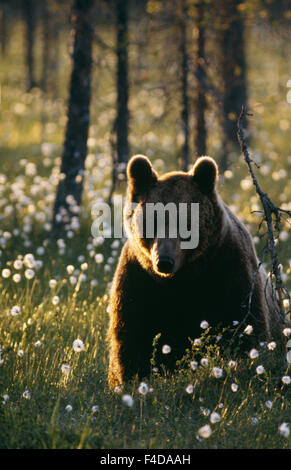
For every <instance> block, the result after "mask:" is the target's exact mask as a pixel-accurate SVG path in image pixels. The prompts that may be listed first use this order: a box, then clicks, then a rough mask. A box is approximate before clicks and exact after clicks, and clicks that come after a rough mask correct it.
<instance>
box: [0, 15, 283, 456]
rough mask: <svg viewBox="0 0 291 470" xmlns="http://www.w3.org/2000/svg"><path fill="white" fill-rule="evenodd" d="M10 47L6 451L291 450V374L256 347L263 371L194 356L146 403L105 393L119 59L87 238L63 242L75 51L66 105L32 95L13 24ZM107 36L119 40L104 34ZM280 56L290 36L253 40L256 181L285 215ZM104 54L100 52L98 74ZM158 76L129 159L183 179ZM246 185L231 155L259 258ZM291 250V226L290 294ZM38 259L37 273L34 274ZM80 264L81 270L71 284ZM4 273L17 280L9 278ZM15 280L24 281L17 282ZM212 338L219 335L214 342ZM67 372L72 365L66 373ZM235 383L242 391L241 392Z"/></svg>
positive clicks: (255, 32)
mask: <svg viewBox="0 0 291 470" xmlns="http://www.w3.org/2000/svg"><path fill="white" fill-rule="evenodd" d="M11 34H12V39H13V40H11V43H10V48H9V51H8V55H7V56H6V57H5V58H3V66H2V65H1V71H0V74H1V77H0V79H1V84H2V103H1V126H2V138H1V146H0V162H1V175H0V206H1V231H0V245H1V271H2V277H1V278H0V285H1V291H0V296H1V309H0V346H1V365H0V447H1V448H49V449H52V448H106V449H110V448H147V449H148V448H152V449H156V448H181V449H183V448H227V449H230V448H282V449H287V448H290V445H291V437H290V435H289V437H286V436H284V435H283V434H282V433H280V432H279V427H280V426H281V425H282V423H289V424H290V425H291V411H290V399H291V395H290V385H287V384H284V383H283V381H282V377H283V376H289V375H290V367H289V369H286V368H285V366H284V365H282V362H278V358H277V352H276V350H275V351H268V350H264V349H262V348H260V347H259V346H258V349H259V350H260V355H259V357H258V358H256V359H251V358H249V357H248V356H246V357H243V358H235V357H231V356H229V355H227V354H226V355H222V354H221V352H220V351H219V347H218V346H217V347H216V348H214V349H211V348H209V349H208V350H207V352H206V353H205V357H206V358H207V359H208V365H206V366H203V365H201V364H199V367H198V368H197V369H196V370H193V369H192V368H191V361H192V360H193V354H192V352H191V350H190V351H189V354H188V356H187V357H186V358H185V360H184V361H183V362H182V363H181V364H180V365H179V368H178V371H177V373H175V374H173V375H171V376H169V375H167V373H164V372H163V371H161V373H160V374H154V375H153V376H152V377H151V378H150V381H148V382H147V386H148V388H149V390H148V392H147V393H146V394H145V395H143V394H141V393H140V392H139V385H140V384H139V383H138V382H137V381H133V382H132V383H131V384H128V385H126V387H125V389H124V390H123V391H122V392H120V393H119V392H118V391H117V392H116V391H115V392H114V391H111V390H109V389H108V386H107V377H106V375H107V348H106V342H105V335H106V330H107V323H108V313H107V306H108V295H109V288H110V282H111V280H112V275H113V272H114V268H115V265H116V262H117V259H118V254H119V251H120V248H121V244H120V243H119V242H117V243H116V241H115V242H114V241H113V240H105V241H100V240H98V239H92V236H91V233H90V226H91V223H92V219H91V207H92V204H93V203H94V200H96V198H101V199H102V198H106V196H107V195H108V191H109V188H110V145H109V132H110V128H111V125H112V119H113V118H114V99H115V93H114V88H113V77H114V76H113V75H112V74H113V70H112V69H111V68H110V67H112V64H113V63H114V62H113V59H112V57H109V58H108V62H109V67H107V68H106V67H105V68H103V69H102V68H98V67H96V69H95V71H94V82H93V99H92V124H91V128H90V140H89V155H88V158H87V168H86V175H85V176H86V184H85V191H84V201H83V207H82V212H81V218H80V226H78V225H77V226H76V227H75V228H73V229H72V230H71V231H70V232H69V233H68V236H67V238H66V239H65V240H58V241H57V243H55V242H53V241H52V240H51V238H50V220H51V208H52V204H53V200H54V194H55V189H56V184H57V177H58V172H59V162H60V158H59V157H60V152H61V146H62V141H63V135H64V126H65V108H66V106H65V104H66V95H65V90H66V84H67V82H68V73H69V58H68V54H67V50H66V39H65V38H64V40H63V43H62V54H61V57H62V60H63V63H62V67H61V71H62V72H61V75H60V96H59V98H58V99H54V98H52V97H44V96H43V95H42V94H41V92H40V91H39V90H38V89H36V90H33V91H32V92H31V93H25V91H24V90H25V88H24V82H23V76H24V68H23V62H22V54H21V41H22V39H21V38H22V36H21V34H22V33H21V28H20V26H19V25H17V24H16V26H15V27H14V29H13V30H12V33H11ZM133 34H134V35H137V34H138V32H137V31H135V30H134V32H133ZM103 35H104V38H105V39H106V40H108V38H107V32H106V31H105V32H103ZM109 40H110V38H109ZM152 42H153V43H155V38H154V37H153V38H152ZM282 44H283V40H282V39H280V37H275V38H273V37H270V34H269V32H268V31H267V32H266V31H264V29H263V28H261V29H259V28H251V30H250V34H249V42H248V53H249V58H248V60H249V85H250V89H249V93H250V107H251V110H253V112H254V114H255V116H254V118H253V119H252V120H251V123H250V126H251V130H252V134H253V140H252V144H251V151H252V155H253V156H254V157H255V158H257V159H258V160H259V161H260V163H261V169H260V170H258V175H259V178H260V182H261V184H262V187H263V189H265V190H267V191H268V193H269V194H270V196H271V198H272V199H273V200H274V202H275V203H277V204H281V205H282V207H288V208H289V209H290V203H288V201H290V195H291V187H290V179H289V180H288V176H289V175H290V164H291V156H290V146H289V144H290V139H289V132H290V123H291V107H290V104H288V103H287V101H286V93H287V90H286V89H285V88H284V87H285V83H286V82H287V79H288V78H290V77H289V76H288V67H289V65H290V64H288V63H287V60H286V63H285V62H282V57H281V55H280V53H279V52H280V51H281V49H282V47H283V45H282ZM284 47H285V45H284ZM149 50H150V49H149ZM152 53H153V56H154V58H155V60H153V59H152V60H151V57H150V55H149V57H148V61H149V63H151V64H155V63H156V62H157V60H156V57H158V58H159V56H157V55H156V52H155V51H154V50H153V51H152ZM101 54H102V52H100V51H98V49H97V48H96V50H95V59H96V61H97V62H98V58H99V55H101ZM135 54H136V51H135V49H134V48H133V50H132V59H131V64H132V70H133V71H132V74H133V76H135V75H134V74H135V73H137V71H136V69H135V68H134V59H135ZM149 54H150V53H149ZM160 60H161V58H160ZM270 64H272V67H270ZM278 71H280V73H279V72H278ZM158 74H159V66H157V67H156V69H155V68H154V66H153V68H151V69H150V72H149V76H148V78H147V80H148V82H146V84H145V85H144V84H143V85H139V84H138V82H137V83H135V84H134V95H133V96H132V100H131V113H132V123H131V129H132V132H131V146H132V153H135V152H138V153H147V154H149V156H150V157H151V158H152V160H153V162H154V165H155V167H156V168H158V169H159V170H160V171H165V170H166V169H172V168H176V167H177V155H178V153H179V146H180V137H179V135H178V134H176V131H177V130H178V128H179V125H178V124H179V117H178V110H177V107H176V106H173V107H171V109H170V111H169V112H168V113H167V114H165V117H162V118H161V119H157V116H158V114H159V112H158V110H159V108H161V109H164V106H165V100H164V97H163V95H162V94H161V92H160V91H159V92H155V91H152V90H151V89H150V88H149V86H148V84H149V83H155V80H157V77H159V75H158ZM97 85H98V86H97ZM212 130H213V132H211V131H212ZM209 149H210V154H211V155H212V156H214V157H215V155H216V153H217V152H218V150H219V127H218V123H217V116H216V114H215V113H214V112H210V113H209ZM222 176H223V175H222ZM247 182H248V175H247V170H246V167H245V166H244V163H243V161H242V158H241V157H240V156H239V155H233V164H232V167H231V172H229V173H227V174H226V175H224V177H222V178H221V182H220V192H221V194H222V197H223V198H224V200H225V201H226V202H227V203H228V204H229V205H230V206H231V208H232V209H233V210H234V211H235V212H236V213H237V214H238V215H239V216H240V218H241V219H242V220H244V221H245V223H246V224H247V226H248V227H249V228H250V230H251V232H252V234H253V236H254V237H255V242H256V246H257V249H258V253H259V254H262V252H263V248H264V238H262V239H260V237H258V234H257V230H258V220H259V219H258V217H257V215H256V214H255V213H252V211H256V210H257V209H258V208H259V201H258V199H257V197H256V195H255V192H254V189H253V188H252V187H251V186H249V185H248V183H247ZM282 233H283V234H284V235H282ZM288 237H289V235H288V224H287V221H283V222H282V232H281V236H280V238H279V240H278V244H277V248H278V252H279V257H280V261H281V263H282V268H283V271H284V279H285V281H286V282H287V283H288V285H289V286H290V264H291V252H290V243H289V238H288ZM28 253H32V254H33V256H34V260H32V261H30V262H27V257H26V258H25V255H27V254H28ZM96 254H99V255H100V254H102V255H103V258H104V260H103V261H102V262H100V263H97V262H96ZM99 258H100V257H99ZM97 259H98V257H97ZM16 260H18V261H23V262H24V266H23V267H22V268H21V269H16V267H15V266H17V264H16V265H15V261H16ZM84 263H86V264H85V265H84ZM266 263H267V260H266ZM69 265H73V266H74V268H73V271H72V272H71V273H68V271H67V266H69ZM4 269H8V270H9V271H10V275H9V277H5V272H4V273H3V270H4ZM27 269H32V270H33V272H34V276H33V278H32V279H27V278H26V277H25V271H26V270H27ZM15 274H20V276H21V279H20V280H19V282H16V280H17V276H16V277H15ZM51 280H55V281H56V285H55V287H50V284H51V285H52V283H50V281H51ZM13 306H18V307H19V308H20V313H19V314H18V315H13V314H12V313H13V312H14V310H12V313H11V309H12V308H13ZM209 334H210V335H211V334H213V332H212V330H211V329H210V332H209ZM76 339H79V340H81V341H82V342H83V344H84V349H83V350H81V351H80V352H76V351H75V350H74V348H73V343H74V341H75V340H76ZM157 347H159V345H158V346H157ZM231 359H232V360H234V359H236V361H237V362H236V364H235V365H234V367H230V365H229V360H231ZM63 365H69V366H70V367H69V372H68V373H66V372H64V371H63V370H64V367H63V368H62V366H63ZM259 365H263V366H264V369H265V371H264V372H263V373H262V374H259V373H258V372H257V370H256V368H257V366H259ZM213 367H219V368H221V369H222V370H223V373H222V377H220V378H215V377H214V375H213ZM67 370H68V369H67ZM232 384H236V385H237V386H238V389H237V391H233V388H232ZM189 385H192V386H193V389H191V388H188V386H189ZM27 391H28V392H27ZM189 391H191V393H188V392H189ZM25 392H26V393H25ZM124 394H128V395H130V396H131V397H133V400H134V402H133V404H132V406H128V404H126V403H125V402H124V400H123V397H124ZM266 403H267V404H266ZM270 403H271V405H270ZM268 404H269V407H268ZM68 405H71V407H72V409H71V411H70V408H68ZM96 406H97V407H98V408H93V409H92V407H96ZM270 406H271V407H270ZM213 412H215V413H218V414H219V418H220V419H219V421H218V422H214V423H213V422H212V421H213V419H214V417H215V416H216V415H212V413H213ZM216 417H217V416H216ZM206 424H210V426H211V431H212V433H211V435H210V437H208V438H205V437H204V438H203V437H201V436H200V435H199V432H200V433H202V434H203V432H202V431H201V428H202V427H203V426H204V425H206ZM199 430H200V431H199Z"/></svg>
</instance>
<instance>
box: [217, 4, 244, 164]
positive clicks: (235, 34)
mask: <svg viewBox="0 0 291 470" xmlns="http://www.w3.org/2000/svg"><path fill="white" fill-rule="evenodd" d="M240 3H241V0H224V1H223V3H222V4H221V8H220V16H221V23H222V24H221V28H220V29H221V31H220V58H221V75H222V85H223V117H222V127H223V154H222V158H221V161H220V166H221V170H222V171H225V170H226V169H227V168H228V166H229V154H230V152H231V151H232V150H236V151H240V150H239V148H240V147H239V143H238V139H237V119H238V117H239V115H240V112H241V108H242V106H243V105H246V102H247V84H246V59H245V47H244V46H245V45H244V21H243V18H242V15H241V12H240V10H239V9H238V6H239V5H240Z"/></svg>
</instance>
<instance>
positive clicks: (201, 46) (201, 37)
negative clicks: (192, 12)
mask: <svg viewBox="0 0 291 470" xmlns="http://www.w3.org/2000/svg"><path fill="white" fill-rule="evenodd" d="M204 16H205V5H204V1H203V0H202V1H200V2H199V3H198V4H197V53H196V78H197V83H196V86H197V94H196V135H195V148H196V153H197V156H200V155H206V153H207V150H206V148H207V147H206V139H207V131H206V120H205V114H206V107H207V102H206V95H205V86H204V81H205V65H206V62H205V18H204Z"/></svg>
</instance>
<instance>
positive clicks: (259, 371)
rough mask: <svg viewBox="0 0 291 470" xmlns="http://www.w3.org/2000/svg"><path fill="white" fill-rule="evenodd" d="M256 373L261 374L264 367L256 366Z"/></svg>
mask: <svg viewBox="0 0 291 470" xmlns="http://www.w3.org/2000/svg"><path fill="white" fill-rule="evenodd" d="M256 372H257V374H258V375H261V374H263V373H264V372H265V368H264V366H262V365H260V366H258V367H257V368H256Z"/></svg>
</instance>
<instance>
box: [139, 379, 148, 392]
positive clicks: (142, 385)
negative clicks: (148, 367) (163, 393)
mask: <svg viewBox="0 0 291 470" xmlns="http://www.w3.org/2000/svg"><path fill="white" fill-rule="evenodd" d="M148 391H149V386H148V384H147V383H145V382H141V383H140V384H139V387H138V393H140V394H141V395H146V394H147V393H148Z"/></svg>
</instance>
